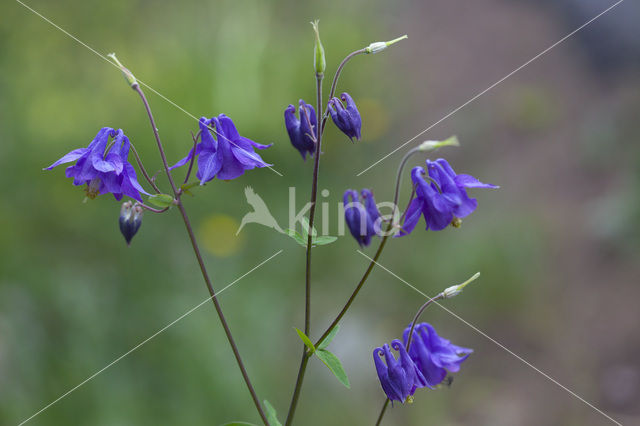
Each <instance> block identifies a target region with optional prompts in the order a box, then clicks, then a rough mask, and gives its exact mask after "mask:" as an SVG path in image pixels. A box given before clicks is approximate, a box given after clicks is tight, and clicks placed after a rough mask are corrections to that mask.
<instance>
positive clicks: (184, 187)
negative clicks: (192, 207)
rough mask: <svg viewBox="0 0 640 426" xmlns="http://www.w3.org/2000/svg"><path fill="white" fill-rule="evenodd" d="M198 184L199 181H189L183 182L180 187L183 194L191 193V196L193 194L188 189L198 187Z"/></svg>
mask: <svg viewBox="0 0 640 426" xmlns="http://www.w3.org/2000/svg"><path fill="white" fill-rule="evenodd" d="M198 186H200V182H197V181H196V182H191V183H185V184H183V185H181V186H180V189H181V190H182V192H184V193H185V194H188V195H191V196H192V197H193V196H194V195H193V192H191V191H190V190H191V188H195V187H198Z"/></svg>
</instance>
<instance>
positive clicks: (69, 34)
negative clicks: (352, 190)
mask: <svg viewBox="0 0 640 426" xmlns="http://www.w3.org/2000/svg"><path fill="white" fill-rule="evenodd" d="M16 1H17V2H18V3H20V4H21V5H22V6H24V7H25V8H26V9H28V10H30V11H31V12H33V13H34V14H35V15H37V16H39V17H40V18H42V19H43V20H44V21H46V22H48V23H49V24H51V25H52V26H53V27H55V28H56V29H58V30H60V31H62V32H63V33H64V34H66V35H67V36H69V37H70V38H72V39H73V40H75V41H77V42H78V43H80V44H81V45H82V46H84V47H86V48H87V49H89V50H90V51H92V52H93V53H95V54H96V55H98V56H99V57H100V58H102V59H104V60H105V61H107V62H108V63H109V64H111V65H113V66H114V67H116V68H117V69H118V70H120V68H119V67H118V66H117V65H116V64H114V63H113V62H112V61H111V60H109V58H107V57H106V56H104V55H103V54H102V53H100V52H98V51H97V50H96V49H94V48H93V47H91V46H89V45H88V44H87V43H85V42H83V41H82V40H80V39H79V38H78V37H76V36H74V35H73V34H71V33H69V32H68V31H67V30H65V29H64V28H62V27H60V26H59V25H57V24H55V23H54V22H53V21H51V20H50V19H49V18H47V17H46V16H44V15H42V14H41V13H39V12H38V11H37V10H35V9H33V8H31V7H30V6H28V5H26V4H24V3H23V2H22V1H20V0H16ZM136 80H137V81H138V83H139V84H140V85H142V86H144V87H146V88H147V89H149V90H150V91H151V92H153V93H155V94H156V95H158V96H160V97H161V98H162V99H164V100H165V101H167V102H169V103H170V104H171V105H173V106H174V107H176V108H177V109H179V110H180V111H182V112H184V113H185V114H187V115H188V116H189V117H191V118H193V119H194V120H196V121H198V122H199V121H200V120H199V119H198V117H196V116H195V115H193V114H191V113H190V112H189V111H187V110H186V109H184V108H182V107H181V106H180V105H178V104H176V103H175V102H173V101H172V100H171V99H169V98H167V97H166V96H165V95H163V94H162V93H160V92H158V91H157V90H156V89H154V88H153V87H151V86H149V85H148V84H147V83H145V82H144V81H142V80H140V79H138V78H136ZM207 127H208V128H209V130H212V131H214V132H215V133H216V135H218V137H221V138H223V139H225V140H226V141H228V142H229V143H230V144H231V145H233V146H235V147H236V148H240V147H239V146H238V145H237V144H236V143H235V142H233V141H232V140H229V139H228V138H227V137H226V136H224V135H221V134H220V133H218V131H217V129H213V128H212V127H211V126H207ZM240 149H242V148H240ZM247 154H248V155H249V157H251V158H252V159H254V160H256V161H258V160H260V161H262V159H261V158H260V157H259V156H258V155H257V154H256V153H255V152H253V153H251V152H248V151H247ZM265 167H267V168H269V169H270V170H271V171H272V172H274V173H275V174H277V175H278V176H282V173H280V172H279V171H277V170H276V169H274V168H273V167H271V166H269V165H267V166H265Z"/></svg>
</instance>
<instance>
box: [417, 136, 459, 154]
mask: <svg viewBox="0 0 640 426" xmlns="http://www.w3.org/2000/svg"><path fill="white" fill-rule="evenodd" d="M443 146H460V142H459V141H458V137H457V136H451V137H450V138H448V139H445V140H443V141H424V142H422V143H421V144H420V145H418V150H419V151H423V152H428V151H433V150H435V149H438V148H442V147H443Z"/></svg>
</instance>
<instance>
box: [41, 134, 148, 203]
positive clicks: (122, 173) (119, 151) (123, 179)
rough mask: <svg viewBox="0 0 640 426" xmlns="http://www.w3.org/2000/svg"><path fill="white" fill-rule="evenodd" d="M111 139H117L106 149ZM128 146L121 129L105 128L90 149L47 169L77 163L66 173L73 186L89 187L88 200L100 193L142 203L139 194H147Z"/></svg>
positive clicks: (72, 154)
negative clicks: (130, 161) (125, 197)
mask: <svg viewBox="0 0 640 426" xmlns="http://www.w3.org/2000/svg"><path fill="white" fill-rule="evenodd" d="M109 138H114V140H113V143H112V145H109V147H108V149H107V142H108V141H109ZM129 147H130V143H129V138H127V137H126V136H125V135H124V133H123V132H122V130H121V129H118V130H117V131H116V130H114V129H112V128H111V127H103V128H102V129H100V131H99V132H98V134H97V135H96V137H95V138H94V139H93V141H91V143H90V144H89V146H88V147H86V148H78V149H74V150H73V151H71V152H70V153H68V154H66V155H65V156H63V157H62V158H60V159H59V160H58V161H56V162H55V163H53V164H52V165H50V166H49V167H46V168H45V169H44V170H51V169H53V168H54V167H56V166H59V165H60V164H64V163H70V162H72V161H75V162H76V164H74V165H72V166H69V167H67V169H66V172H65V174H66V176H67V177H72V178H73V184H74V185H76V186H80V185H87V189H86V192H87V197H89V198H91V199H94V198H95V197H96V196H97V195H98V194H107V193H111V194H113V196H114V197H115V198H116V200H121V199H122V196H123V195H127V196H129V197H131V198H133V199H135V200H138V201H142V198H141V196H140V193H141V192H142V193H143V194H147V195H148V193H147V192H146V191H145V190H144V189H143V188H142V186H140V184H139V183H138V179H137V177H136V171H135V169H134V168H133V166H132V165H131V164H130V163H129V162H128V161H127V157H128V156H129Z"/></svg>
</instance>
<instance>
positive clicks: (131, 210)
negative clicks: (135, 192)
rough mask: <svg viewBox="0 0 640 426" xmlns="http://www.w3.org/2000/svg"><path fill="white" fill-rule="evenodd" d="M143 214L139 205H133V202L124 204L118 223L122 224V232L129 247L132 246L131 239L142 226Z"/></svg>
mask: <svg viewBox="0 0 640 426" xmlns="http://www.w3.org/2000/svg"><path fill="white" fill-rule="evenodd" d="M142 212H143V210H142V206H140V205H139V204H137V203H136V204H133V203H132V202H131V201H126V202H124V203H122V208H121V209H120V219H119V220H118V222H119V223H120V232H121V233H122V236H123V237H124V239H125V240H126V241H127V245H130V244H131V239H132V238H133V236H134V235H136V232H138V229H140V225H142Z"/></svg>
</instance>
